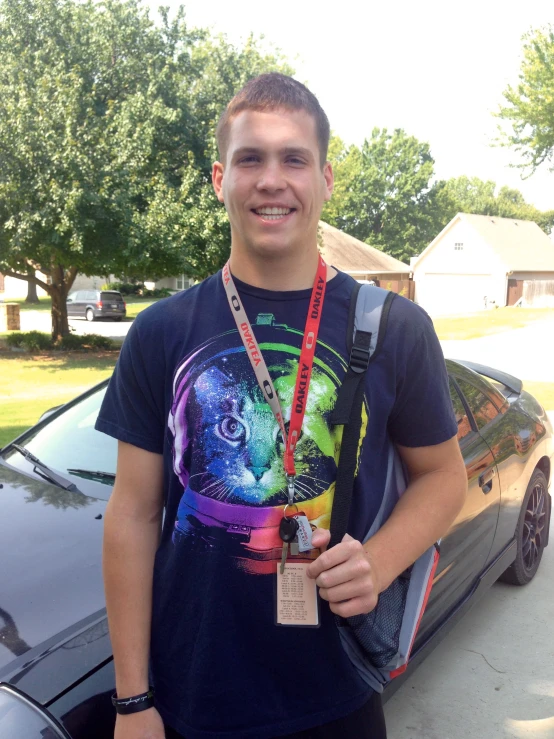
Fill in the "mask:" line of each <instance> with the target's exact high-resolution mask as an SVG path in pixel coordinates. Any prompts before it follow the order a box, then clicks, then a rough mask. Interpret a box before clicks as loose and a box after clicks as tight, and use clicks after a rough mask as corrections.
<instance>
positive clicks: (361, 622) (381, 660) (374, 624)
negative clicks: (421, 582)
mask: <svg viewBox="0 0 554 739" xmlns="http://www.w3.org/2000/svg"><path fill="white" fill-rule="evenodd" d="M409 585H410V577H409V576H408V577H406V576H405V575H401V576H400V577H397V578H396V580H394V581H393V582H392V583H391V585H389V587H388V588H387V589H386V590H383V592H382V593H381V595H380V596H379V600H378V601H377V605H376V606H375V608H374V609H373V611H371V613H364V614H361V615H360V616H352V617H351V618H348V619H346V621H347V623H348V626H349V627H350V629H351V630H352V633H353V634H354V636H355V637H356V639H357V640H358V642H359V643H360V645H361V647H362V648H363V649H364V650H365V652H366V653H367V656H368V657H369V659H370V661H371V663H372V664H373V665H375V667H379V668H384V667H386V666H387V665H388V664H390V662H391V660H393V659H395V658H396V655H397V653H398V647H399V641H400V629H401V626H402V619H403V616H404V609H405V606H406V596H407V594H408V587H409Z"/></svg>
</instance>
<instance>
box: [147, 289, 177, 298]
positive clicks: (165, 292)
mask: <svg viewBox="0 0 554 739" xmlns="http://www.w3.org/2000/svg"><path fill="white" fill-rule="evenodd" d="M141 295H142V297H143V298H169V296H170V295H173V292H172V291H171V290H170V289H169V288H168V287H158V288H156V289H155V290H143V291H142V292H141Z"/></svg>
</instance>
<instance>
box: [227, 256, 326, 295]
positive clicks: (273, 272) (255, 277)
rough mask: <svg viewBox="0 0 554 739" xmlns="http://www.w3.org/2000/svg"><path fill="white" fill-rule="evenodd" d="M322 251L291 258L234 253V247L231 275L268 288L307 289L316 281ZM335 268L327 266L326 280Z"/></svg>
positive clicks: (249, 283) (283, 289)
mask: <svg viewBox="0 0 554 739" xmlns="http://www.w3.org/2000/svg"><path fill="white" fill-rule="evenodd" d="M318 259H319V254H318V252H317V251H315V252H310V253H309V254H306V255H305V256H303V258H300V257H299V256H298V255H295V256H294V258H291V259H283V258H275V259H259V260H258V259H251V258H247V259H246V258H244V257H243V256H242V255H240V256H239V255H237V254H236V253H233V249H231V258H230V260H229V261H230V267H231V274H232V275H233V277H236V278H237V279H239V280H242V282H246V283H247V284H248V285H252V286H253V287H261V288H264V289H265V290H278V291H285V290H306V289H308V288H311V287H312V286H313V284H314V280H315V275H316V272H317V264H318ZM335 274H336V270H334V269H333V268H332V267H327V279H328V280H329V279H331V278H332V277H334V276H335Z"/></svg>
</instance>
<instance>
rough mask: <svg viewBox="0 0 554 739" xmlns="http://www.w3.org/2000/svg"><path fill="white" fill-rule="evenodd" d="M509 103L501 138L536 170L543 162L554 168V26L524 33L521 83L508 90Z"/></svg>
mask: <svg viewBox="0 0 554 739" xmlns="http://www.w3.org/2000/svg"><path fill="white" fill-rule="evenodd" d="M504 98H505V101H506V103H507V104H506V105H503V106H502V107H501V108H500V111H499V113H498V116H499V117H500V118H501V119H503V120H504V121H507V123H508V131H502V132H501V142H502V143H503V145H505V146H511V147H513V148H514V149H515V150H516V151H517V152H519V154H520V155H521V157H522V158H523V160H524V163H523V164H522V165H521V166H522V167H526V168H528V169H530V171H531V172H534V171H535V170H536V168H537V167H538V166H540V165H541V164H542V163H543V162H550V163H551V167H550V169H551V170H552V171H554V26H553V25H548V26H546V27H544V28H541V29H538V30H535V31H531V32H530V33H528V34H526V35H525V36H524V37H523V61H522V64H521V69H520V73H519V83H518V84H517V85H516V86H515V87H513V86H511V85H509V86H508V87H507V88H506V90H505V91H504Z"/></svg>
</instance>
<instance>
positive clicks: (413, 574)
mask: <svg viewBox="0 0 554 739" xmlns="http://www.w3.org/2000/svg"><path fill="white" fill-rule="evenodd" d="M395 297H396V295H395V293H392V292H390V291H388V290H383V289H381V288H379V287H374V286H372V285H360V284H359V283H357V284H356V285H355V287H354V290H353V292H352V297H351V301H350V314H349V324H348V343H349V353H350V357H349V364H348V370H347V372H346V376H345V378H344V381H343V383H342V385H341V387H340V388H339V391H338V395H337V402H336V405H335V408H334V410H333V412H332V415H331V423H333V424H337V425H344V430H343V436H342V444H341V451H340V457H339V464H338V468H337V480H336V485H335V494H334V499H333V508H332V512H331V525H330V530H331V542H330V546H334V545H335V544H338V543H339V542H340V541H341V540H342V538H343V536H344V534H345V533H346V528H347V525H348V519H349V515H350V506H351V502H352V493H353V489H354V480H355V477H356V472H357V466H358V453H359V448H360V433H361V430H362V421H363V416H364V413H367V415H368V416H369V413H371V409H370V408H367V407H366V404H365V403H364V397H365V395H364V384H365V377H366V371H367V368H368V366H369V363H370V362H371V361H373V360H374V358H375V357H376V356H377V355H378V353H379V350H380V348H381V346H382V343H383V340H384V337H385V333H386V329H387V321H388V316H389V310H390V306H391V304H392V301H393V300H394V299H395ZM386 464H387V477H386V483H385V488H384V490H383V498H382V502H381V506H380V508H379V511H378V513H377V516H376V517H375V520H374V521H373V522H372V524H371V526H370V527H369V529H368V530H367V532H366V534H365V536H364V539H363V541H364V542H365V541H367V540H368V539H369V538H370V537H371V536H373V534H374V533H375V532H376V531H377V530H378V529H379V528H380V527H381V526H382V524H383V523H384V522H385V521H386V520H387V518H388V517H389V516H390V514H391V512H392V510H393V508H394V506H395V505H396V503H397V501H398V499H399V498H400V496H401V495H402V493H403V492H404V491H405V490H406V487H407V476H406V471H405V469H404V466H403V464H402V461H401V459H400V456H399V454H398V451H397V450H396V447H395V445H394V444H393V442H392V441H391V440H390V439H389V440H388V451H387V459H386ZM438 560H439V545H438V543H437V544H435V545H434V546H432V547H430V548H429V549H428V550H427V551H426V552H425V553H424V554H422V555H421V557H420V558H419V559H418V560H417V561H416V562H415V563H414V564H413V565H412V566H411V567H409V568H408V569H407V570H406V571H405V572H403V573H402V574H401V575H400V576H399V577H398V578H397V579H396V580H395V581H394V582H393V583H392V584H391V585H390V586H389V587H388V588H387V589H386V590H384V591H383V592H382V593H381V594H380V596H379V600H378V603H377V605H376V607H375V609H374V610H373V611H371V613H368V614H363V615H360V616H354V617H352V618H348V619H341V618H337V626H338V629H339V634H340V637H341V641H342V645H343V647H344V649H345V650H346V653H347V654H348V656H349V657H350V660H351V661H352V663H353V664H354V666H355V667H356V669H357V670H358V672H359V673H360V675H361V676H362V677H363V679H364V680H365V681H366V682H367V683H368V685H370V686H371V687H372V688H373V689H374V690H377V691H379V692H381V691H382V690H383V688H384V686H385V685H386V684H387V682H389V681H390V680H391V679H393V678H394V677H396V676H397V675H399V674H400V673H402V672H404V670H405V669H406V667H407V664H408V660H409V657H410V652H411V649H412V646H413V643H414V640H415V637H416V634H417V630H418V628H419V624H420V621H421V618H422V616H423V612H424V610H425V606H426V605H427V600H428V598H429V594H430V592H431V586H432V584H433V577H434V574H435V570H436V568H437V564H438Z"/></svg>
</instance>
